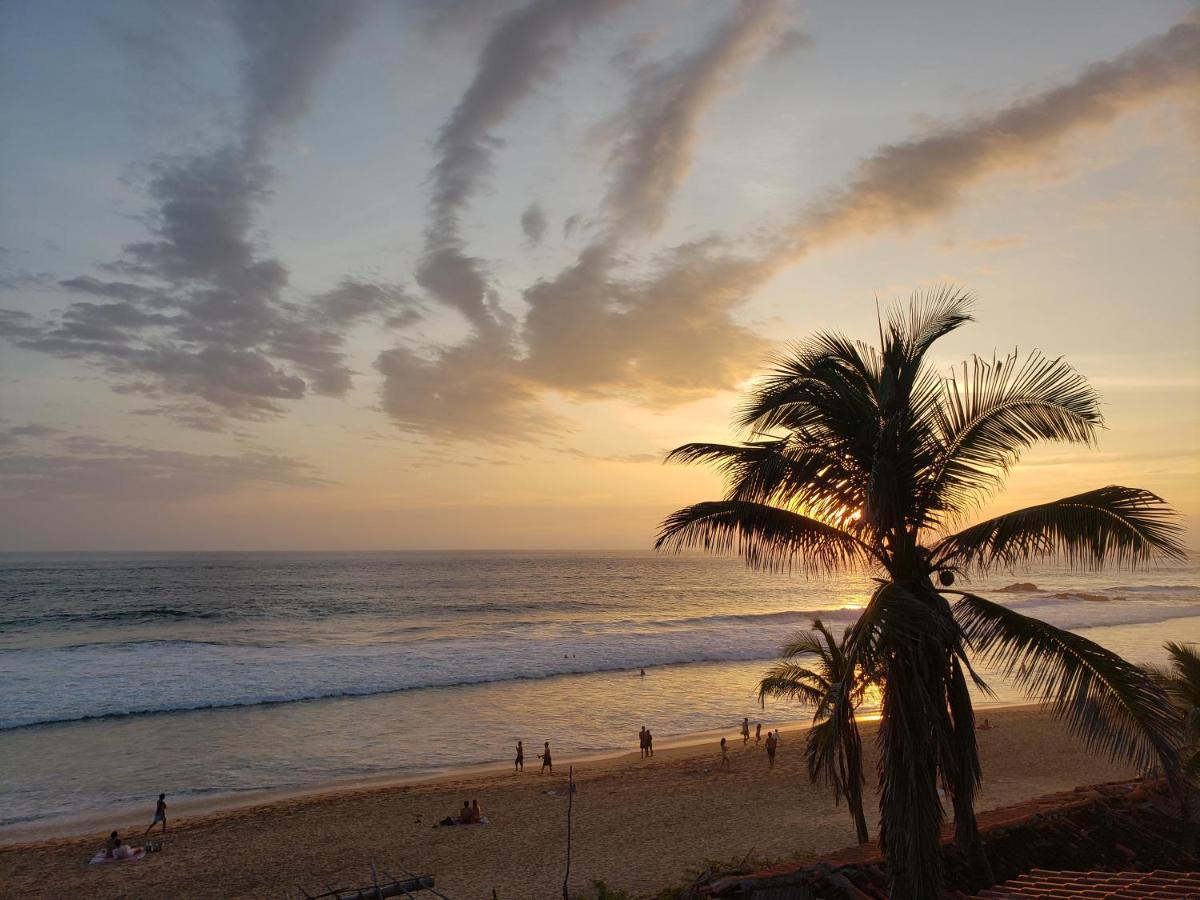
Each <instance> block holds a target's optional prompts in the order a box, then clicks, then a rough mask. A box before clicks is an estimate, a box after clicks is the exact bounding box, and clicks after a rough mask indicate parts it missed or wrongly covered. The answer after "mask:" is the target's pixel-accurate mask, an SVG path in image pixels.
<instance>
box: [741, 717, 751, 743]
mask: <svg viewBox="0 0 1200 900" xmlns="http://www.w3.org/2000/svg"><path fill="white" fill-rule="evenodd" d="M742 743H743V744H748V743H750V719H749V718H746V719H742Z"/></svg>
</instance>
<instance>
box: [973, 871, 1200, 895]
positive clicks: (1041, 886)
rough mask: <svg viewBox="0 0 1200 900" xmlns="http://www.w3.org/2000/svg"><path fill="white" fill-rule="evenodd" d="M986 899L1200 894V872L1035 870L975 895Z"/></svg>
mask: <svg viewBox="0 0 1200 900" xmlns="http://www.w3.org/2000/svg"><path fill="white" fill-rule="evenodd" d="M975 896H976V897H978V898H981V900H983V898H986V900H1021V898H1026V897H1047V898H1051V897H1053V898H1083V900H1118V898H1121V900H1124V898H1127V897H1142V898H1149V897H1164V898H1165V897H1175V898H1192V900H1195V898H1198V897H1200V872H1166V871H1163V870H1161V869H1159V870H1156V871H1154V872H1048V871H1046V870H1045V869H1034V870H1033V871H1031V872H1027V873H1026V874H1024V875H1022V876H1021V877H1020V878H1013V879H1012V880H1010V881H1006V882H1004V884H998V885H996V886H995V887H994V888H989V889H988V890H986V891H980V892H979V893H978V894H976V895H975Z"/></svg>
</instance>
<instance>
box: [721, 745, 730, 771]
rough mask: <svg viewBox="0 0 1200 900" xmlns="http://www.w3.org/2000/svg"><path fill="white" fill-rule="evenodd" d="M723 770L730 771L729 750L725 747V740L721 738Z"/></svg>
mask: <svg viewBox="0 0 1200 900" xmlns="http://www.w3.org/2000/svg"><path fill="white" fill-rule="evenodd" d="M720 768H721V770H722V771H724V772H728V771H729V748H728V747H727V746H726V745H725V738H721V766H720Z"/></svg>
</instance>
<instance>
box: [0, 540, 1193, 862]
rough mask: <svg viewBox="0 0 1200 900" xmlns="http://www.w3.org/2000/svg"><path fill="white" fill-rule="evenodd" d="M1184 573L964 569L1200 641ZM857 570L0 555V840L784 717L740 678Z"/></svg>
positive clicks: (1164, 636)
mask: <svg viewBox="0 0 1200 900" xmlns="http://www.w3.org/2000/svg"><path fill="white" fill-rule="evenodd" d="M1015 582H1032V583H1033V584H1034V585H1036V589H1028V590H1015V591H1013V590H1007V591H1006V590H1002V589H1003V588H1006V587H1011V586H1012V585H1013V584H1014V583H1015ZM1198 585H1200V571H1198V570H1197V568H1196V567H1194V566H1192V567H1184V568H1172V569H1157V570H1153V571H1150V572H1148V573H1139V574H1130V573H1128V572H1106V573H1102V574H1078V573H1071V572H1068V571H1066V570H1064V569H1054V568H1047V569H1040V570H1035V571H1021V572H1016V573H1004V574H1002V575H996V576H991V577H988V578H984V579H977V580H976V581H975V582H974V583H973V584H972V588H973V589H975V590H978V591H979V592H980V593H982V594H984V595H985V596H991V597H992V598H993V599H996V600H1000V601H1002V602H1004V603H1007V604H1008V605H1010V606H1012V607H1014V608H1016V609H1018V610H1020V611H1021V612H1023V613H1026V614H1030V615H1035V616H1038V617H1041V618H1043V619H1045V620H1047V621H1049V622H1051V623H1052V624H1055V625H1058V626H1060V627H1065V628H1070V629H1073V630H1075V631H1078V632H1080V633H1082V634H1085V635H1087V636H1088V637H1091V638H1092V639H1094V640H1097V641H1099V642H1100V643H1102V644H1104V645H1105V646H1109V647H1111V648H1112V649H1114V650H1116V651H1118V652H1120V653H1122V654H1123V655H1125V656H1127V657H1128V658H1130V659H1134V660H1137V661H1146V662H1149V661H1156V660H1161V659H1162V658H1163V653H1162V649H1161V648H1162V643H1163V641H1165V640H1172V639H1174V640H1197V639H1200V586H1198ZM868 590H869V582H868V581H867V580H866V579H865V578H861V577H839V578H828V579H811V580H806V579H804V578H801V577H799V576H788V575H766V574H761V573H755V572H752V571H749V570H748V569H746V568H745V567H744V566H743V565H742V564H741V563H740V562H739V561H738V560H735V559H727V558H712V557H702V556H681V557H670V556H656V555H654V554H650V553H638V552H628V553H616V552H596V553H501V552H496V553H458V552H454V553H451V552H445V553H427V552H398V553H364V554H346V553H327V554H322V553H303V554H301V553H173V554H73V555H65V554H41V555H12V554H10V555H5V556H0V686H2V688H0V760H3V763H2V764H0V838H8V839H13V838H14V836H22V835H28V834H32V833H36V831H37V830H38V829H39V828H43V829H44V828H47V827H49V826H52V825H54V824H56V823H66V822H72V821H79V822H83V821H94V822H99V821H101V820H102V818H103V817H104V816H108V815H112V816H116V815H118V814H119V813H120V814H124V813H125V812H127V811H128V810H131V809H134V808H137V809H140V808H141V807H145V808H146V809H152V808H153V799H154V798H155V797H156V796H157V795H158V793H159V792H160V791H162V792H166V793H167V794H168V797H169V798H170V799H171V800H172V801H173V802H174V803H175V804H176V806H175V808H176V809H178V808H179V802H180V801H183V802H184V804H185V805H186V802H187V801H189V800H201V799H208V800H230V799H232V798H236V797H239V796H246V794H247V792H253V791H263V790H273V791H296V790H305V789H308V788H314V787H318V786H328V785H331V784H339V783H343V782H361V781H369V780H372V779H385V778H404V777H417V776H421V775H427V774H434V773H438V772H443V771H446V770H451V769H457V768H462V767H469V766H479V765H489V764H496V763H504V762H508V761H511V758H512V755H513V748H514V746H515V743H516V741H517V740H518V739H521V740H523V741H524V743H525V747H526V758H527V760H529V761H530V762H535V757H534V754H535V753H536V752H537V750H538V749H540V747H541V744H542V742H543V741H544V740H549V741H551V742H552V746H553V748H554V750H555V751H556V756H557V758H559V759H562V758H564V757H571V756H581V755H587V754H600V753H604V752H610V751H614V750H618V749H629V748H630V747H631V746H632V740H631V739H632V737H633V736H635V735H636V733H637V731H638V729H639V728H640V727H641V726H642V725H647V726H648V727H650V728H651V730H653V731H654V733H655V736H656V740H657V743H658V744H662V743H666V742H670V741H671V740H679V739H683V738H685V737H686V736H688V735H694V734H697V733H700V732H707V731H713V730H717V729H731V731H730V733H732V729H734V728H735V726H736V724H737V723H739V722H740V721H741V719H742V717H743V716H749V717H750V719H751V721H752V722H759V721H761V722H763V723H764V726H766V725H769V724H774V723H779V722H785V721H793V720H796V719H802V718H803V717H804V713H803V711H802V710H799V709H797V708H795V707H793V706H790V705H789V704H785V703H775V702H770V703H768V704H767V706H766V707H765V708H761V707H760V706H759V705H758V704H757V701H756V699H755V692H754V687H755V683H756V679H757V678H758V677H759V676H760V675H761V673H762V670H763V669H764V667H765V666H766V665H767V664H768V663H769V661H770V660H771V659H773V658H774V656H775V654H776V652H777V651H778V648H779V647H780V645H781V644H782V643H783V642H784V641H785V640H786V639H787V638H788V637H789V636H790V635H791V634H792V633H794V632H795V631H796V630H797V629H799V628H803V627H805V626H807V625H808V624H809V623H810V622H811V620H812V619H813V618H814V617H820V618H821V619H823V620H824V621H826V622H828V623H830V624H832V625H835V626H837V627H839V628H840V627H843V626H844V625H845V624H847V623H848V622H850V621H851V620H852V619H853V618H854V617H855V616H856V615H857V611H858V609H859V608H861V606H862V605H863V604H864V603H865V602H866V599H867V594H868ZM643 668H644V669H645V670H646V676H645V677H641V676H640V675H639V670H640V669H643ZM1019 699H1020V698H1019V696H1017V695H1015V694H1013V693H1012V692H1011V690H1009V689H1007V688H1005V687H1004V686H1003V685H1000V696H999V698H998V699H997V700H995V701H985V702H1005V701H1007V702H1012V701H1016V700H1019Z"/></svg>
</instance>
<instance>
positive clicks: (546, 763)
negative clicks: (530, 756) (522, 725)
mask: <svg viewBox="0 0 1200 900" xmlns="http://www.w3.org/2000/svg"><path fill="white" fill-rule="evenodd" d="M538 759H540V760H541V761H542V770H541V771H540V772H538V774H539V775H545V774H546V770H547V769H549V770H550V774H551V775H553V774H554V763H553V761H551V759H550V742H549V741H546V749H545V750H544V751H543V752H542V753H539V754H538Z"/></svg>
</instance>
